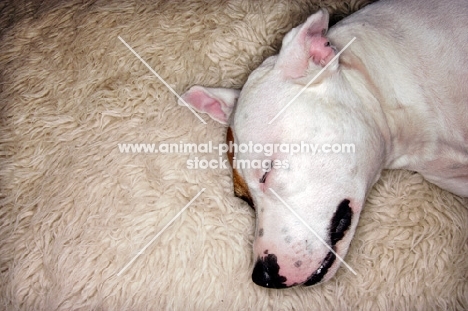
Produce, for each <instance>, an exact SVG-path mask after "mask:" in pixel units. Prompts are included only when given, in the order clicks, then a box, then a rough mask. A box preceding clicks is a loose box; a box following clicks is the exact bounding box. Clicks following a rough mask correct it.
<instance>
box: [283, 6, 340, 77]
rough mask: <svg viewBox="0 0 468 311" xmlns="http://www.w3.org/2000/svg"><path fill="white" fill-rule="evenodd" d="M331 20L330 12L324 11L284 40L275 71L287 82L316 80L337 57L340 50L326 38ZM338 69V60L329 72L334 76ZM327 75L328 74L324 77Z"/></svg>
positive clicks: (314, 15) (291, 32)
mask: <svg viewBox="0 0 468 311" xmlns="http://www.w3.org/2000/svg"><path fill="white" fill-rule="evenodd" d="M328 19H329V15H328V12H327V10H325V9H320V10H319V11H318V12H317V13H315V14H313V15H311V16H310V17H309V18H308V19H307V21H306V22H305V23H304V24H302V25H299V26H297V27H296V28H294V29H293V30H291V31H290V32H289V33H288V34H287V35H286V36H285V37H284V39H283V44H282V47H281V51H280V53H279V56H278V60H277V62H276V65H275V68H276V69H279V70H280V71H281V72H282V73H283V75H284V77H285V78H287V79H295V80H298V82H300V83H301V82H303V81H307V78H312V77H313V76H312V75H313V74H314V73H318V72H319V71H320V70H321V69H322V68H323V67H324V66H326V65H327V64H328V63H329V62H330V61H331V60H332V59H333V57H335V55H336V49H335V48H334V47H333V46H332V45H331V43H330V42H329V41H328V38H326V37H325V34H326V33H327V31H328ZM337 68H338V61H337V60H335V61H334V63H333V64H330V65H329V66H328V68H327V71H328V72H333V71H335V70H336V69H337ZM324 74H325V72H324V73H322V75H324ZM307 82H308V81H307Z"/></svg>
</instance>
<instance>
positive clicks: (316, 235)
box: [268, 188, 357, 275]
mask: <svg viewBox="0 0 468 311" xmlns="http://www.w3.org/2000/svg"><path fill="white" fill-rule="evenodd" d="M268 189H270V191H271V192H272V193H273V194H274V195H275V196H276V197H277V198H278V200H280V201H281V203H283V204H284V206H286V207H287V208H288V209H289V211H290V212H291V213H292V214H293V215H294V216H296V217H297V219H299V221H300V222H302V224H303V225H304V226H306V228H307V229H309V230H310V231H311V232H312V233H313V234H314V235H315V237H316V238H317V239H319V241H320V242H322V243H323V244H324V245H325V246H326V247H327V248H328V250H329V251H330V252H332V253H333V255H335V256H336V258H338V259H339V260H340V261H341V262H342V263H343V264H344V265H345V266H346V268H348V269H349V271H351V272H352V273H354V275H357V273H356V271H354V270H353V268H351V267H350V266H349V265H348V264H347V263H346V262H345V261H344V260H343V258H341V257H340V255H338V254H337V253H336V252H335V251H334V250H333V248H331V247H330V245H328V243H327V242H325V241H324V240H323V239H322V238H321V237H320V236H319V235H318V234H317V232H315V231H314V229H312V228H311V227H310V226H309V225H308V224H307V223H306V222H305V220H304V219H302V217H301V216H299V214H297V213H296V212H295V211H294V210H293V209H292V208H291V207H290V206H289V205H288V204H287V203H286V202H285V201H284V200H283V199H282V198H281V197H280V196H279V195H278V194H277V193H276V191H275V190H273V189H271V188H268Z"/></svg>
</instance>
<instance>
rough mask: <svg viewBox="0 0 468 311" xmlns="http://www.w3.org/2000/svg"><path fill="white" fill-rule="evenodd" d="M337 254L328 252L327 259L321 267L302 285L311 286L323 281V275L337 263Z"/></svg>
mask: <svg viewBox="0 0 468 311" xmlns="http://www.w3.org/2000/svg"><path fill="white" fill-rule="evenodd" d="M335 259H336V255H335V253H334V252H328V254H327V256H325V259H323V261H322V263H321V264H320V267H319V268H318V269H317V270H315V272H314V273H312V275H311V276H310V277H309V278H308V279H307V281H305V282H304V283H303V284H302V285H304V286H311V285H314V284H317V283H319V282H320V281H322V279H323V277H324V276H325V275H326V274H327V272H328V269H330V267H331V266H332V265H333V263H335Z"/></svg>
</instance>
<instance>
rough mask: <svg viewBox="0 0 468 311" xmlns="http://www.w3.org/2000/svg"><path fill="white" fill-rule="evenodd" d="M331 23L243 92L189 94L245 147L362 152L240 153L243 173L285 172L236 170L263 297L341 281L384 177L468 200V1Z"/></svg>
mask: <svg viewBox="0 0 468 311" xmlns="http://www.w3.org/2000/svg"><path fill="white" fill-rule="evenodd" d="M327 25H328V13H327V11H325V10H320V11H318V12H317V13H315V14H314V15H312V16H310V17H309V18H308V19H307V21H306V22H305V23H304V24H302V25H300V26H298V27H297V28H294V29H293V30H291V31H290V32H289V33H288V34H287V35H286V36H285V38H284V40H283V45H282V48H281V51H280V53H279V55H276V56H272V57H269V58H268V59H266V60H265V62H264V63H263V64H262V65H261V66H260V67H259V68H258V69H256V70H255V71H254V72H252V74H251V75H250V77H249V79H248V81H247V83H246V84H245V86H244V87H243V89H242V91H241V92H239V91H237V90H229V89H219V88H202V87H199V86H194V87H192V88H191V89H190V90H189V91H188V92H186V93H185V94H184V95H183V96H182V98H183V99H184V100H185V101H186V102H187V103H189V104H190V105H191V106H192V107H194V108H195V109H196V110H198V111H200V112H206V113H208V114H209V115H210V116H211V117H212V118H213V119H215V120H217V121H219V122H221V123H225V124H229V126H230V128H229V130H228V135H227V139H228V141H231V142H232V141H233V142H235V143H236V144H238V145H239V144H242V143H245V144H247V143H249V142H253V143H260V144H267V143H289V144H291V143H300V142H315V143H317V144H326V143H328V144H330V143H353V144H354V145H355V153H349V154H338V153H326V154H325V153H321V154H320V153H318V154H315V155H311V154H310V153H298V154H294V155H291V154H288V153H281V152H278V153H275V154H274V155H272V156H270V157H267V156H265V155H264V154H260V153H240V152H238V153H237V154H233V152H230V153H228V156H229V157H230V159H231V164H233V160H234V159H233V157H234V156H235V157H236V158H235V160H237V161H239V160H248V161H253V160H262V161H267V162H268V163H271V166H272V167H273V169H267V170H264V169H262V168H258V167H257V168H252V167H250V168H249V167H238V166H237V165H234V167H233V178H234V190H235V194H236V195H237V196H239V197H241V198H243V199H245V200H246V201H247V202H248V203H249V204H250V205H251V206H252V207H255V210H256V213H257V224H256V234H255V241H254V246H253V248H254V256H255V260H256V264H255V267H254V271H253V275H252V279H253V281H254V282H255V283H256V284H258V285H261V286H264V287H270V288H283V287H290V286H294V285H312V284H316V283H318V282H321V281H325V280H328V279H330V278H331V277H332V276H333V275H334V274H335V272H336V271H337V269H338V267H339V265H340V263H341V262H340V260H337V256H336V255H338V256H340V257H344V256H345V254H346V252H347V250H348V248H349V245H350V242H351V239H352V237H353V234H354V232H355V229H356V225H357V223H358V219H359V215H360V212H361V210H362V207H363V205H364V202H365V200H366V195H367V193H368V192H369V189H370V188H371V187H372V185H373V184H374V183H375V182H376V181H377V180H378V179H379V176H380V173H381V171H382V169H384V168H389V169H408V170H413V171H416V172H419V173H420V174H422V175H423V176H424V177H425V178H426V179H427V180H428V181H430V182H432V183H434V184H436V185H438V186H440V187H441V188H444V189H447V190H449V191H451V192H453V193H455V194H457V195H460V196H468V1H466V0H453V1H434V0H430V1H427V0H415V1H403V0H397V1H380V2H377V3H374V4H371V5H369V6H367V7H365V8H364V9H362V10H361V11H359V12H357V13H355V14H353V15H351V16H349V17H348V18H346V19H344V20H342V21H341V22H339V23H338V24H337V25H335V26H334V27H332V28H331V29H330V30H328V32H327V28H328V26H327ZM325 35H326V36H325ZM353 38H356V39H355V41H353V43H352V44H350V45H349V48H347V49H345V50H343V51H342V54H337V51H341V50H342V49H343V47H344V46H345V45H346V44H348V43H349V42H350V41H351V40H352V39H353ZM335 47H336V48H335ZM335 55H338V56H339V57H335ZM332 60H333V61H332ZM324 67H326V70H325V71H324V72H323V73H322V74H321V75H319V76H318V78H317V79H315V80H314V81H313V83H311V84H310V85H308V86H307V87H306V88H305V86H306V85H307V84H309V81H311V80H312V78H314V77H315V76H316V74H317V73H318V72H319V70H321V69H322V68H324ZM303 88H305V90H304V91H303V92H302V93H301V95H300V96H298V97H297V98H296V99H295V100H294V102H292V103H291V104H290V106H289V107H288V108H287V109H285V110H284V112H283V113H282V114H280V115H278V113H279V112H280V111H281V110H282V109H283V108H284V107H285V106H286V105H287V104H288V103H289V102H290V100H291V99H292V98H294V97H295V96H296V95H297V94H298V93H300V92H301V91H302V89H303ZM236 103H237V104H236ZM275 117H277V118H276V119H274V118H275ZM272 120H273V121H272ZM271 121H272V122H271ZM270 123H271V124H270ZM278 161H280V162H278ZM285 161H287V162H285ZM244 163H245V161H244ZM276 163H288V165H287V167H281V168H276V169H275V165H276ZM285 205H288V206H290V207H291V208H292V209H293V210H295V211H296V213H297V214H298V215H299V216H300V218H302V219H303V220H304V221H305V224H304V223H303V222H301V221H299V218H298V217H297V216H295V215H293V213H292V212H291V211H290V210H289V209H288V208H287V207H286V206H285ZM306 224H308V226H306ZM312 231H313V232H312ZM323 242H325V243H323ZM332 250H333V251H332ZM340 257H338V258H340Z"/></svg>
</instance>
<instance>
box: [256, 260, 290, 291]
mask: <svg viewBox="0 0 468 311" xmlns="http://www.w3.org/2000/svg"><path fill="white" fill-rule="evenodd" d="M252 281H254V283H255V284H257V285H260V286H263V287H268V288H285V287H287V286H286V284H284V282H286V278H285V277H284V276H281V275H279V265H278V259H277V257H276V255H274V254H268V256H266V257H264V258H262V259H260V258H259V259H257V262H256V263H255V267H254V270H253V273H252Z"/></svg>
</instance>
